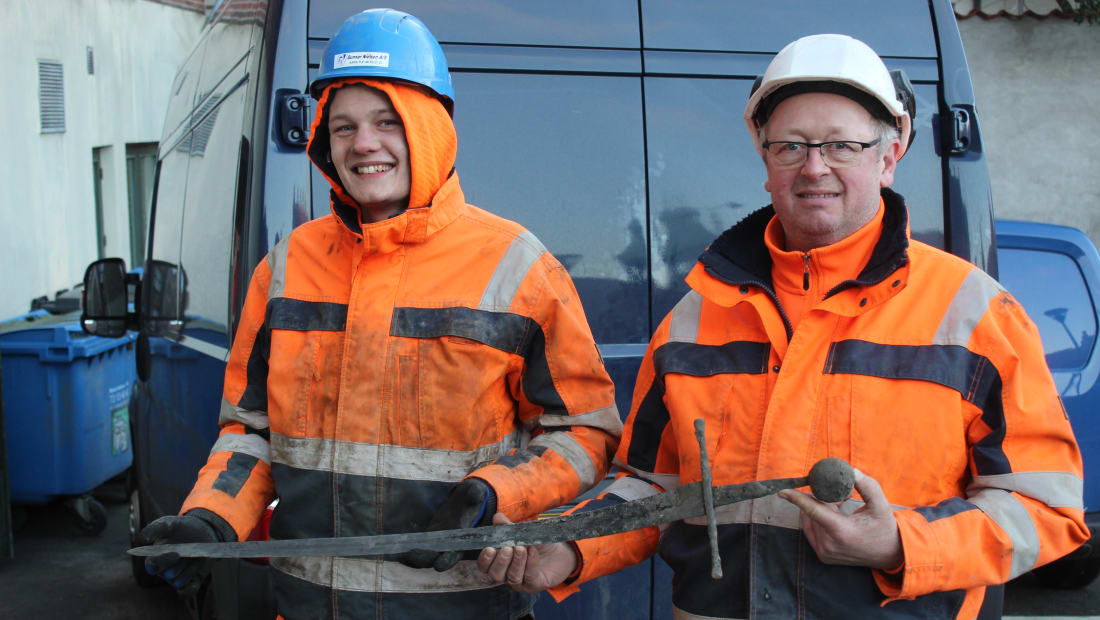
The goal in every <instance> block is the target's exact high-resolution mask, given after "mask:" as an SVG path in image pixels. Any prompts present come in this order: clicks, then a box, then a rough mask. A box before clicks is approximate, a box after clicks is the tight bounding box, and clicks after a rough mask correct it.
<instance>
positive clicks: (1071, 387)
mask: <svg viewBox="0 0 1100 620" xmlns="http://www.w3.org/2000/svg"><path fill="white" fill-rule="evenodd" d="M996 226H997V261H998V270H999V273H1000V280H1001V284H1003V285H1004V287H1005V288H1007V289H1008V291H1009V292H1010V293H1012V295H1013V296H1014V297H1015V298H1016V299H1017V300H1019V302H1020V303H1021V304H1023V306H1024V309H1025V310H1027V314H1028V316H1030V317H1031V320H1033V321H1034V322H1035V324H1036V325H1037V326H1038V327H1039V334H1040V336H1042V338H1043V350H1044V351H1045V353H1046V358H1047V365H1048V366H1050V371H1051V374H1053V375H1054V382H1055V384H1056V385H1057V386H1058V393H1059V394H1060V395H1061V397H1062V403H1063V405H1064V406H1065V408H1066V413H1067V414H1068V415H1069V420H1070V423H1071V424H1072V425H1073V432H1074V434H1075V435H1076V436H1077V443H1078V444H1079V445H1080V446H1081V455H1082V457H1083V460H1084V466H1085V522H1086V523H1087V524H1088V526H1089V529H1090V530H1092V538H1091V539H1090V540H1089V541H1088V542H1086V543H1085V544H1084V545H1082V546H1081V547H1080V548H1079V549H1078V550H1077V551H1075V552H1073V553H1071V554H1069V555H1068V556H1066V557H1064V558H1062V559H1061V560H1058V561H1056V562H1054V563H1052V564H1049V565H1047V566H1044V567H1041V568H1039V569H1037V570H1036V571H1035V572H1036V574H1037V575H1038V577H1039V579H1040V581H1041V582H1043V583H1044V584H1045V585H1048V586H1053V587H1060V588H1080V587H1084V586H1086V585H1088V584H1089V583H1091V582H1092V581H1093V580H1094V579H1095V578H1096V576H1097V575H1098V574H1100V552H1098V549H1097V546H1098V545H1100V540H1098V539H1097V529H1098V528H1100V355H1096V330H1097V308H1096V303H1097V299H1096V298H1097V294H1098V293H1100V254H1097V251H1096V246H1095V245H1093V243H1092V241H1091V240H1090V239H1089V238H1088V236H1086V235H1085V233H1083V232H1081V231H1080V230H1077V229H1076V228H1070V227H1067V226H1056V225H1053V224H1040V223H1036V222H1017V221H1009V220H998V221H997V223H996Z"/></svg>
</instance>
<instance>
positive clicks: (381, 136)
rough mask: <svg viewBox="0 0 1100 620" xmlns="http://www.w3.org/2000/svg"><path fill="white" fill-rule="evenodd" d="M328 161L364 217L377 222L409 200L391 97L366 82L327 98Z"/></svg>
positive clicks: (404, 146) (401, 136)
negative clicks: (329, 153) (364, 84)
mask: <svg viewBox="0 0 1100 620" xmlns="http://www.w3.org/2000/svg"><path fill="white" fill-rule="evenodd" d="M328 131H329V140H330V145H331V149H332V164H333V166H335V167H336V173H337V174H338V175H339V176H340V181H341V182H342V183H343V185H344V189H345V190H347V192H348V194H349V195H351V197H352V198H354V199H355V201H356V202H358V203H359V206H360V207H362V208H363V220H364V221H366V222H379V221H382V220H384V219H386V218H389V217H393V216H395V215H397V214H399V213H401V212H403V211H404V210H405V209H406V208H408V206H409V190H410V188H411V187H412V170H411V168H410V165H409V143H408V141H407V140H406V139H405V126H404V125H403V124H402V122H401V117H400V116H399V115H398V114H397V112H396V111H395V110H394V109H393V105H392V104H391V103H390V100H389V97H387V96H386V95H385V94H383V93H381V92H379V91H377V90H375V89H373V88H369V87H366V86H358V85H349V86H344V87H343V88H340V89H338V90H337V91H336V92H335V93H334V96H333V98H332V103H330V104H329V113H328Z"/></svg>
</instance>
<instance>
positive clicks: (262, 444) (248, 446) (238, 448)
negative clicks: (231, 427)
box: [210, 433, 271, 465]
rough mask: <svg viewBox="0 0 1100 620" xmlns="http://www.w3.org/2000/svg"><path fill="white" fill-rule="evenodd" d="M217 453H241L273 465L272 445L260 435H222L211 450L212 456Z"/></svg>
mask: <svg viewBox="0 0 1100 620" xmlns="http://www.w3.org/2000/svg"><path fill="white" fill-rule="evenodd" d="M215 452H240V453H241V454H247V455H249V456H254V457H256V458H258V459H260V460H261V461H263V462H265V463H267V464H268V465H271V445H270V444H269V443H267V440H266V439H264V438H263V437H260V436H259V435H241V434H239V433H231V434H228V435H221V436H219V437H218V440H217V441H215V442H214V446H213V447H211V448H210V454H211V455H213V454H214V453H215Z"/></svg>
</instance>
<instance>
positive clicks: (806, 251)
mask: <svg viewBox="0 0 1100 620" xmlns="http://www.w3.org/2000/svg"><path fill="white" fill-rule="evenodd" d="M896 91H897V87H895V84H894V83H893V80H892V78H891V75H890V73H889V72H888V71H887V69H886V67H885V65H884V64H883V63H882V61H881V59H879V57H878V56H877V55H876V54H875V53H874V52H873V51H872V50H871V49H870V48H869V47H867V46H866V45H865V44H863V43H862V42H859V41H856V40H854V39H851V38H850V37H846V36H842V35H815V36H810V37H805V38H803V39H799V40H797V41H795V42H793V43H791V44H790V45H788V46H787V47H786V48H784V49H783V50H782V51H781V52H780V53H779V54H778V55H777V56H776V57H775V59H774V60H773V61H772V62H771V64H770V65H769V67H768V70H767V72H766V73H765V74H764V76H763V78H762V81H761V84H760V86H759V88H758V89H757V90H755V92H753V94H752V95H751V96H750V98H749V102H748V105H747V106H746V109H745V120H746V122H747V123H748V125H749V128H750V131H751V133H752V135H753V139H754V142H755V145H756V148H757V150H758V152H759V153H760V155H761V156H762V157H763V159H764V163H765V165H766V167H767V174H768V176H767V183H766V185H765V187H766V189H767V190H768V191H769V192H770V193H771V196H772V205H770V206H768V207H766V208H764V209H761V210H759V211H757V212H755V213H753V214H751V215H749V216H748V217H746V218H745V219H744V220H743V221H742V222H740V223H738V224H737V225H736V226H734V227H732V228H730V229H729V230H727V231H726V232H725V233H723V234H722V235H721V236H719V237H718V238H717V239H716V240H715V241H714V242H713V243H712V244H711V245H710V247H709V248H708V249H707V250H706V251H705V252H703V254H702V256H701V257H700V259H699V262H698V264H696V266H695V268H694V269H693V270H692V271H691V273H690V274H689V275H688V277H687V282H688V284H689V285H690V287H691V291H689V292H688V294H687V295H686V296H685V297H684V298H683V299H682V300H681V301H680V302H679V303H678V304H677V305H676V307H675V308H674V309H673V310H672V312H671V313H670V314H669V315H668V316H667V317H665V319H664V321H663V322H662V323H661V325H660V326H659V327H658V329H657V331H656V333H655V334H654V335H653V338H652V341H651V342H650V345H649V350H648V352H647V354H646V357H645V360H644V361H643V363H642V368H641V370H640V372H639V376H638V382H637V385H636V388H635V393H634V402H633V407H632V412H631V415H630V417H629V418H628V419H627V425H626V428H625V429H624V431H623V441H622V443H621V444H620V446H619V449H618V452H617V455H616V462H617V463H618V464H620V465H621V466H622V467H623V468H624V469H625V470H626V471H627V472H629V475H624V476H622V477H620V478H619V479H618V480H617V481H616V482H615V484H614V485H612V487H610V488H609V490H608V492H607V493H605V494H604V495H603V496H601V497H600V498H598V499H596V500H594V501H592V502H590V503H588V504H583V505H582V506H581V507H580V508H579V510H585V509H592V508H595V507H599V506H601V505H607V504H610V503H614V502H620V501H624V500H630V499H634V498H638V497H641V496H646V495H651V494H654V493H658V492H661V491H662V490H666V489H669V488H670V487H672V486H675V485H677V484H682V483H688V482H694V481H697V480H699V479H700V464H699V461H700V451H699V448H698V446H697V444H696V442H695V438H694V435H693V426H692V424H693V421H694V420H695V419H696V418H704V419H705V420H706V422H707V424H706V429H707V443H708V445H707V454H709V455H712V456H711V460H710V463H709V465H710V469H711V471H712V473H713V480H714V484H715V485H724V484H732V483H741V482H747V481H752V480H764V479H770V478H785V477H794V476H802V475H805V474H806V472H807V471H808V470H809V469H810V467H811V466H812V465H813V464H814V463H815V462H816V461H817V460H819V459H821V458H823V457H827V456H833V457H840V458H843V459H845V460H847V461H849V462H850V463H851V464H852V465H853V466H855V467H856V468H857V474H856V490H857V491H858V493H859V499H858V500H857V499H852V500H848V501H846V502H843V503H840V504H825V503H822V502H819V501H817V500H815V499H814V498H813V497H812V496H810V495H809V494H805V493H801V492H797V491H783V492H781V493H780V494H779V496H771V497H766V498H763V499H758V500H755V501H751V502H743V503H738V504H732V505H729V506H724V507H721V508H719V509H718V522H719V526H718V544H719V548H720V551H721V557H722V564H723V569H724V574H725V576H724V577H723V578H721V579H719V580H714V579H712V578H711V576H710V548H709V544H708V537H707V528H706V521H705V520H704V519H702V518H699V519H688V520H686V521H681V522H677V523H672V524H669V525H668V526H667V527H666V528H661V531H659V530H658V528H657V527H652V528H648V529H645V530H638V531H635V532H629V533H625V534H621V535H616V536H609V537H605V538H599V539H589V540H581V541H577V542H576V543H574V544H572V545H570V544H565V543H561V544H558V545H549V546H544V547H538V548H534V549H533V550H532V549H516V550H511V549H509V550H507V553H505V551H504V550H502V551H494V550H485V551H483V552H482V555H481V558H480V561H481V564H482V566H483V567H484V568H485V569H486V570H488V571H489V573H490V574H491V575H492V576H493V577H494V578H495V579H497V580H499V581H504V580H508V581H510V582H512V583H516V584H518V585H517V586H516V587H517V588H518V589H520V590H523V591H536V590H539V589H542V588H546V587H548V586H556V587H555V588H554V589H553V590H552V591H553V592H554V593H555V595H557V596H562V595H567V594H568V593H569V592H570V591H571V590H572V589H574V588H575V587H576V585H577V584H579V583H582V582H584V581H587V580H589V579H592V578H595V577H598V576H600V575H604V574H608V573H610V572H613V571H615V570H618V569H620V568H622V567H624V566H627V565H630V564H633V563H636V562H639V561H641V560H643V559H645V558H647V557H649V555H651V554H652V553H653V552H655V551H657V550H659V551H660V553H661V556H662V557H663V558H664V559H665V560H666V561H667V562H668V563H669V565H671V567H672V568H673V570H674V571H675V578H674V579H673V585H672V589H673V594H672V596H673V605H674V607H675V609H676V610H677V614H678V615H677V617H683V618H796V617H797V618H872V617H886V618H892V617H921V618H955V617H957V618H973V617H991V618H994V617H1000V608H1001V602H1002V597H1003V588H1002V586H1000V584H1003V583H1004V582H1006V581H1008V580H1009V579H1012V578H1013V577H1016V576H1018V575H1020V574H1022V573H1024V572H1026V571H1028V570H1031V569H1032V568H1034V567H1036V566H1039V565H1041V564H1045V563H1047V562H1050V561H1051V560H1054V559H1056V558H1058V557H1060V556H1062V555H1064V554H1065V553H1067V552H1069V551H1071V550H1072V549H1074V548H1075V547H1076V546H1078V545H1079V544H1080V543H1081V542H1083V541H1084V540H1085V539H1086V538H1087V537H1088V530H1087V529H1086V527H1085V525H1084V522H1083V500H1082V479H1081V459H1080V454H1079V452H1078V449H1077V445H1076V443H1075V441H1074V438H1073V434H1072V431H1071V429H1070V425H1069V421H1068V420H1067V419H1066V416H1065V414H1064V412H1063V410H1062V407H1061V403H1060V401H1059V399H1058V394H1057V392H1056V391H1055V388H1054V384H1053V381H1052V379H1051V376H1050V372H1049V371H1048V370H1047V367H1046V364H1045V361H1044V357H1043V350H1042V345H1041V342H1040V340H1039V335H1038V332H1037V331H1036V329H1035V327H1034V325H1033V324H1032V323H1031V321H1030V320H1029V319H1028V318H1027V316H1026V315H1025V314H1024V311H1023V309H1022V308H1021V307H1020V305H1019V304H1018V303H1016V301H1015V300H1013V299H1012V297H1011V296H1010V295H1009V294H1008V293H1006V292H1005V291H1004V289H1002V288H1001V287H1000V286H999V285H998V284H997V283H996V282H995V281H994V280H993V279H992V278H990V277H989V276H988V275H986V274H985V273H983V272H982V271H981V270H979V269H977V268H975V267H974V266H973V265H971V264H969V263H967V262H965V261H963V260H961V259H959V258H956V257H954V256H952V255H950V254H947V253H945V252H942V251H940V250H937V249H935V248H932V247H930V246H927V245H925V244H923V243H920V242H919V241H914V240H911V239H910V238H909V231H908V225H907V223H908V214H907V209H906V206H905V203H904V201H903V199H902V198H901V196H899V195H898V194H896V193H894V192H893V191H891V190H890V189H889V186H890V184H891V183H892V181H893V178H894V171H895V169H896V166H897V165H898V160H900V159H901V157H902V156H903V155H904V154H905V150H906V148H907V146H908V144H909V136H910V135H911V114H912V113H911V112H910V111H907V110H906V106H905V105H904V104H903V102H902V101H901V100H899V97H898V94H897V92H896ZM502 521H503V520H502ZM563 581H564V583H563ZM558 584H561V585H558Z"/></svg>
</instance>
